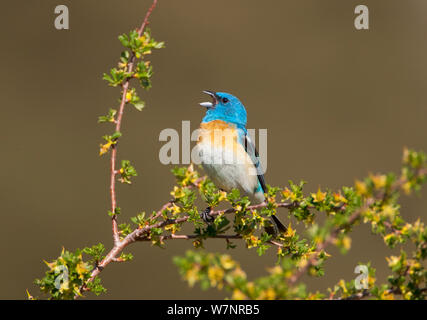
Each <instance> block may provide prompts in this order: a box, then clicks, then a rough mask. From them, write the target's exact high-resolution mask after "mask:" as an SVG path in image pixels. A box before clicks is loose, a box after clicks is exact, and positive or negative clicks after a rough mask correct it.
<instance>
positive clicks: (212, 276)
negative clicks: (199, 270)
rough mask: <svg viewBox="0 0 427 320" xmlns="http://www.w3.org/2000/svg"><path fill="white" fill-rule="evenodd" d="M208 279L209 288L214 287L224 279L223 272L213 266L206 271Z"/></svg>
mask: <svg viewBox="0 0 427 320" xmlns="http://www.w3.org/2000/svg"><path fill="white" fill-rule="evenodd" d="M208 278H209V280H210V281H211V286H213V287H214V286H216V285H217V284H218V283H219V282H221V281H222V279H223V278H224V270H223V269H222V268H220V267H218V266H213V267H210V268H209V269H208Z"/></svg>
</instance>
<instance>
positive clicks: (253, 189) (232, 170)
mask: <svg viewBox="0 0 427 320" xmlns="http://www.w3.org/2000/svg"><path fill="white" fill-rule="evenodd" d="M203 92H204V93H206V94H208V95H209V96H211V98H212V102H202V103H200V105H201V106H203V107H205V108H206V115H205V117H204V118H203V120H202V123H201V124H200V133H199V138H198V142H197V148H198V153H199V157H200V161H201V164H202V166H203V168H204V170H205V171H206V173H207V175H208V176H209V178H210V179H211V180H212V181H213V182H214V183H215V185H216V186H217V187H218V188H220V189H222V190H224V191H231V190H232V189H234V188H236V189H238V190H239V191H240V194H241V195H243V196H248V198H249V199H250V201H251V203H253V204H258V203H262V202H264V201H265V196H264V193H266V192H267V187H266V185H265V179H264V174H263V171H262V169H261V164H260V160H259V157H258V152H257V150H256V149H255V146H254V144H253V143H252V141H251V140H250V138H249V135H248V132H247V130H246V121H247V116H246V109H245V107H244V106H243V104H242V103H241V102H240V101H239V99H237V98H236V97H235V96H233V95H231V94H229V93H224V92H213V91H203ZM209 212H210V208H207V209H206V210H205V212H203V214H202V217H203V219H204V220H205V221H212V217H210V216H209ZM271 219H272V221H273V223H274V225H275V231H280V232H285V231H286V227H285V226H284V225H283V224H282V223H281V222H280V221H279V219H278V218H277V217H276V216H274V215H272V216H271Z"/></svg>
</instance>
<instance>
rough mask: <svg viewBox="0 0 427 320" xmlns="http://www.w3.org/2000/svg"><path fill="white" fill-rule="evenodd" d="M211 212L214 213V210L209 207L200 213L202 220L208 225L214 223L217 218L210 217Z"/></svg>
mask: <svg viewBox="0 0 427 320" xmlns="http://www.w3.org/2000/svg"><path fill="white" fill-rule="evenodd" d="M211 211H212V208H211V207H207V208H206V209H205V210H203V211H202V212H200V218H202V220H203V221H204V222H206V223H212V222H213V221H214V220H215V218H214V217H212V216H211V215H210V213H211Z"/></svg>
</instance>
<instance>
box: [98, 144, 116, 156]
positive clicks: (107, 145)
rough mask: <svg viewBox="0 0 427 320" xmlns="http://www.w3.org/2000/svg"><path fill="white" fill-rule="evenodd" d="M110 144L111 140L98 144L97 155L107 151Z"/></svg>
mask: <svg viewBox="0 0 427 320" xmlns="http://www.w3.org/2000/svg"><path fill="white" fill-rule="evenodd" d="M112 144H113V141H108V142H107V143H105V144H100V145H99V146H100V149H99V155H100V156H102V155H103V154H105V153H107V152H108V150H109V149H110V147H111V145H112Z"/></svg>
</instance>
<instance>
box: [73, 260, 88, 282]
mask: <svg viewBox="0 0 427 320" xmlns="http://www.w3.org/2000/svg"><path fill="white" fill-rule="evenodd" d="M76 271H77V273H78V274H79V278H80V279H84V277H85V273H87V272H89V269H88V268H87V267H86V263H84V262H80V263H79V264H77V266H76Z"/></svg>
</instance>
